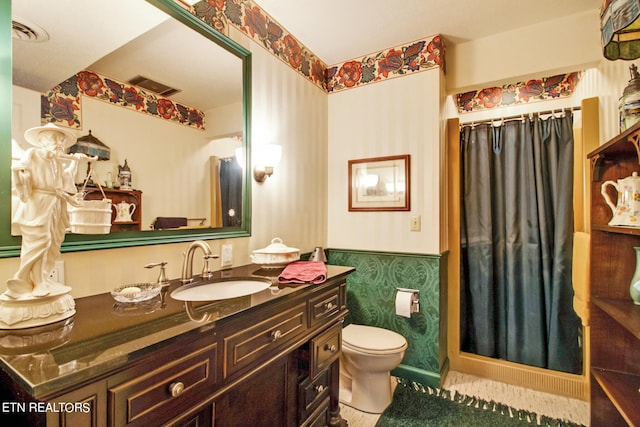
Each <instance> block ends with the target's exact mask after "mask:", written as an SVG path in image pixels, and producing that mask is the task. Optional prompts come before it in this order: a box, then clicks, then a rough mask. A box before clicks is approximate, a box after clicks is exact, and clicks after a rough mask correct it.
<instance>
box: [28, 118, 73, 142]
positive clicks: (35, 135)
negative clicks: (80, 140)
mask: <svg viewBox="0 0 640 427" xmlns="http://www.w3.org/2000/svg"><path fill="white" fill-rule="evenodd" d="M45 131H56V132H60V133H61V134H63V135H64V138H65V140H64V148H69V147H71V146H72V145H73V144H75V142H76V139H77V137H76V136H75V135H74V134H73V133H72V132H71V131H70V130H68V129H65V128H61V127H58V126H56V125H54V124H53V123H47V124H46V125H44V126H37V127H34V128H31V129H28V130H27V131H26V132H25V133H24V139H26V140H27V142H28V143H29V144H31V145H35V146H36V147H42V143H41V142H40V138H39V136H40V133H41V132H45Z"/></svg>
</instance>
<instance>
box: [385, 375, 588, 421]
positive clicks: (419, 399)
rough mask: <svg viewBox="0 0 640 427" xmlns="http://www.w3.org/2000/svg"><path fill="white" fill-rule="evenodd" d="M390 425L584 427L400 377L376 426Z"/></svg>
mask: <svg viewBox="0 0 640 427" xmlns="http://www.w3.org/2000/svg"><path fill="white" fill-rule="evenodd" d="M387 426H389V427H391V426H393V427H405V426H406V427H409V426H416V427H418V426H419V427H429V426H437V427H441V426H442V427H446V426H449V427H466V426H469V427H483V426H486V427H502V426H547V427H580V426H581V424H576V423H572V422H568V421H563V420H558V419H553V418H549V417H544V416H542V417H539V416H538V415H537V414H535V413H533V412H528V411H523V410H518V409H514V408H510V407H509V406H507V405H503V404H500V403H496V402H488V401H485V400H481V399H478V398H476V397H469V396H463V395H460V394H458V393H457V392H453V393H451V392H450V391H447V390H441V389H432V388H430V387H425V386H423V385H421V384H417V383H414V382H408V381H405V380H400V381H399V384H398V386H397V387H396V390H395V392H394V394H393V402H392V403H391V405H389V407H388V408H387V409H386V410H385V411H384V413H383V414H382V415H381V416H380V419H379V420H378V423H377V424H376V427H387ZM582 427H584V426H582Z"/></svg>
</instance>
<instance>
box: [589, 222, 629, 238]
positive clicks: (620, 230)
mask: <svg viewBox="0 0 640 427" xmlns="http://www.w3.org/2000/svg"><path fill="white" fill-rule="evenodd" d="M591 230H596V231H604V232H606V233H614V234H628V235H631V236H640V227H622V226H612V225H600V224H591Z"/></svg>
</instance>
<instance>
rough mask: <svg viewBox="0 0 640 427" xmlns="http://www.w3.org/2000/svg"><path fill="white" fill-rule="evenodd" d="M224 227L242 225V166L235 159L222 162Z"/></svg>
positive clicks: (221, 181)
mask: <svg viewBox="0 0 640 427" xmlns="http://www.w3.org/2000/svg"><path fill="white" fill-rule="evenodd" d="M220 198H221V201H222V226H223V227H239V226H240V225H242V166H240V164H239V163H238V161H237V160H236V158H235V157H231V158H228V159H223V160H222V161H221V162H220Z"/></svg>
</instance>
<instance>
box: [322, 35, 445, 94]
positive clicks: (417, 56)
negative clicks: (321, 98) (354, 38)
mask: <svg viewBox="0 0 640 427" xmlns="http://www.w3.org/2000/svg"><path fill="white" fill-rule="evenodd" d="M444 51H445V48H444V43H443V41H442V38H441V37H440V36H439V35H436V36H433V37H432V38H427V39H424V40H419V41H416V42H412V43H410V44H407V45H404V46H397V47H393V48H391V49H387V50H383V51H380V52H378V53H375V54H373V55H365V56H363V57H362V58H359V59H355V60H351V61H347V62H344V63H343V64H341V65H334V66H332V67H329V68H327V71H326V90H327V92H329V93H331V92H337V91H340V90H344V89H351V88H354V87H359V86H362V85H366V84H369V83H375V82H379V81H382V80H389V79H392V78H396V77H402V76H405V75H408V74H412V73H415V72H419V71H425V70H429V69H432V68H435V67H441V68H442V69H443V71H444V70H445V60H444V59H445V55H444Z"/></svg>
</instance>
